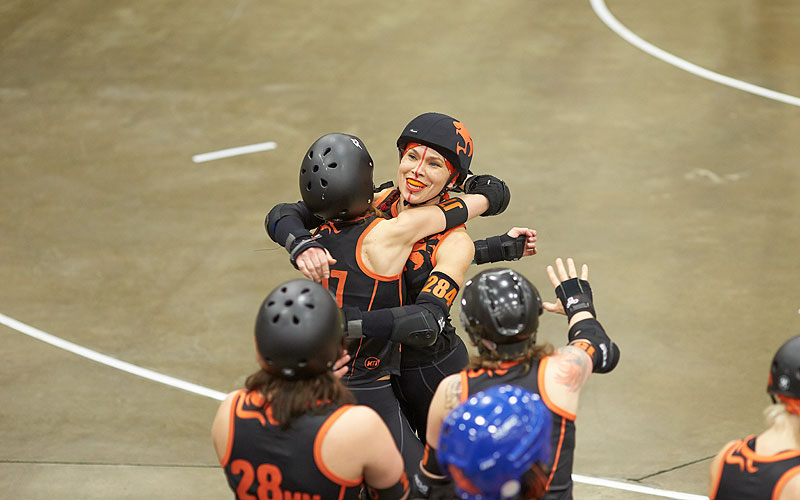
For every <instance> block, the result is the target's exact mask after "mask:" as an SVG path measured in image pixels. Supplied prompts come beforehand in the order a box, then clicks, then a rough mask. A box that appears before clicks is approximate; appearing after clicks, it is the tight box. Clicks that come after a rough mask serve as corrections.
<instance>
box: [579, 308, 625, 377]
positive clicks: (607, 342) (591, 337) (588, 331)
mask: <svg viewBox="0 0 800 500" xmlns="http://www.w3.org/2000/svg"><path fill="white" fill-rule="evenodd" d="M568 338H569V345H572V346H575V347H577V348H579V349H583V350H584V351H586V354H588V355H589V356H591V358H592V365H593V368H592V371H593V372H595V373H608V372H610V371H611V370H613V369H614V368H616V367H617V363H619V356H620V354H619V347H617V344H615V343H614V342H613V341H612V340H611V339H610V338H609V337H608V335H607V334H606V332H605V330H604V329H603V327H602V325H600V323H599V322H598V321H597V320H596V319H594V318H592V319H584V320H582V321H578V322H577V323H575V324H574V325H572V328H570V329H569V335H568Z"/></svg>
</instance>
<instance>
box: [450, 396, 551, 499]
mask: <svg viewBox="0 0 800 500" xmlns="http://www.w3.org/2000/svg"><path fill="white" fill-rule="evenodd" d="M552 425H553V424H552V416H551V415H550V411H549V410H548V409H547V406H545V404H544V403H543V402H542V400H541V398H540V397H539V395H538V394H535V393H533V392H531V391H528V390H527V389H523V388H522V387H518V386H513V385H499V386H494V387H492V388H489V389H487V390H485V391H481V392H478V393H476V394H474V395H472V396H470V397H469V399H467V401H465V402H464V403H463V404H462V405H461V406H458V407H457V408H455V409H454V410H453V411H452V412H450V414H448V415H447V417H445V419H444V423H443V424H442V432H441V436H440V438H439V448H438V450H437V458H438V460H439V463H440V465H441V466H442V467H443V468H444V469H445V470H446V471H447V472H448V473H449V474H450V475H451V476H452V477H453V482H454V484H455V487H456V493H457V494H458V496H459V497H460V498H462V499H465V500H488V499H497V500H499V499H501V498H515V497H517V496H518V494H519V492H520V489H521V484H520V481H521V479H522V476H523V474H524V473H525V472H526V471H527V470H528V469H530V468H531V466H533V465H534V464H535V463H536V462H537V461H541V462H542V463H544V464H548V463H549V462H550V459H551V443H550V437H551V433H552Z"/></svg>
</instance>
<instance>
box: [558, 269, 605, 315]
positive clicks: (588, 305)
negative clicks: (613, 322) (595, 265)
mask: <svg viewBox="0 0 800 500" xmlns="http://www.w3.org/2000/svg"><path fill="white" fill-rule="evenodd" d="M556 297H558V300H560V301H561V305H562V306H564V312H566V313H567V321H569V320H571V319H572V317H573V316H575V315H576V314H577V313H579V312H581V311H589V312H590V313H592V316H594V317H597V314H595V312H594V304H593V303H592V287H591V286H589V282H588V281H584V280H582V279H578V278H572V279H568V280H566V281H562V282H561V283H560V284H559V285H558V286H557V287H556Z"/></svg>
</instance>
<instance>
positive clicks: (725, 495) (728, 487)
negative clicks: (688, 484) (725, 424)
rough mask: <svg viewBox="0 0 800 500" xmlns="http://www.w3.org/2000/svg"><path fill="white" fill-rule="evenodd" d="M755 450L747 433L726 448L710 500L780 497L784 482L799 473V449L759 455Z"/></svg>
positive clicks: (768, 499)
mask: <svg viewBox="0 0 800 500" xmlns="http://www.w3.org/2000/svg"><path fill="white" fill-rule="evenodd" d="M755 449H756V438H755V436H748V437H746V438H744V439H739V440H738V441H736V442H735V443H733V444H732V445H730V446H729V447H728V449H727V450H725V453H724V455H723V458H722V462H721V463H720V470H719V473H718V474H717V484H715V485H714V486H713V487H712V492H711V496H710V498H711V500H759V499H762V498H763V499H765V500H770V499H773V498H779V497H780V494H781V490H782V489H783V487H784V485H785V484H786V482H787V481H788V480H789V479H791V478H792V477H794V476H796V475H797V474H800V450H789V451H783V452H780V453H777V454H775V455H759V454H758V453H756V452H755Z"/></svg>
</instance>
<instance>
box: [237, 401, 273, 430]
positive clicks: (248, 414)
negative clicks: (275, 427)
mask: <svg viewBox="0 0 800 500" xmlns="http://www.w3.org/2000/svg"><path fill="white" fill-rule="evenodd" d="M245 399H247V397H246V396H245V397H241V398H239V402H238V403H237V404H236V416H237V417H239V418H241V419H249V418H255V419H256V420H258V421H259V422H260V423H261V425H262V426H265V425H267V419H266V418H264V415H262V414H261V412H259V411H255V410H245V409H244V402H245Z"/></svg>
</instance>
